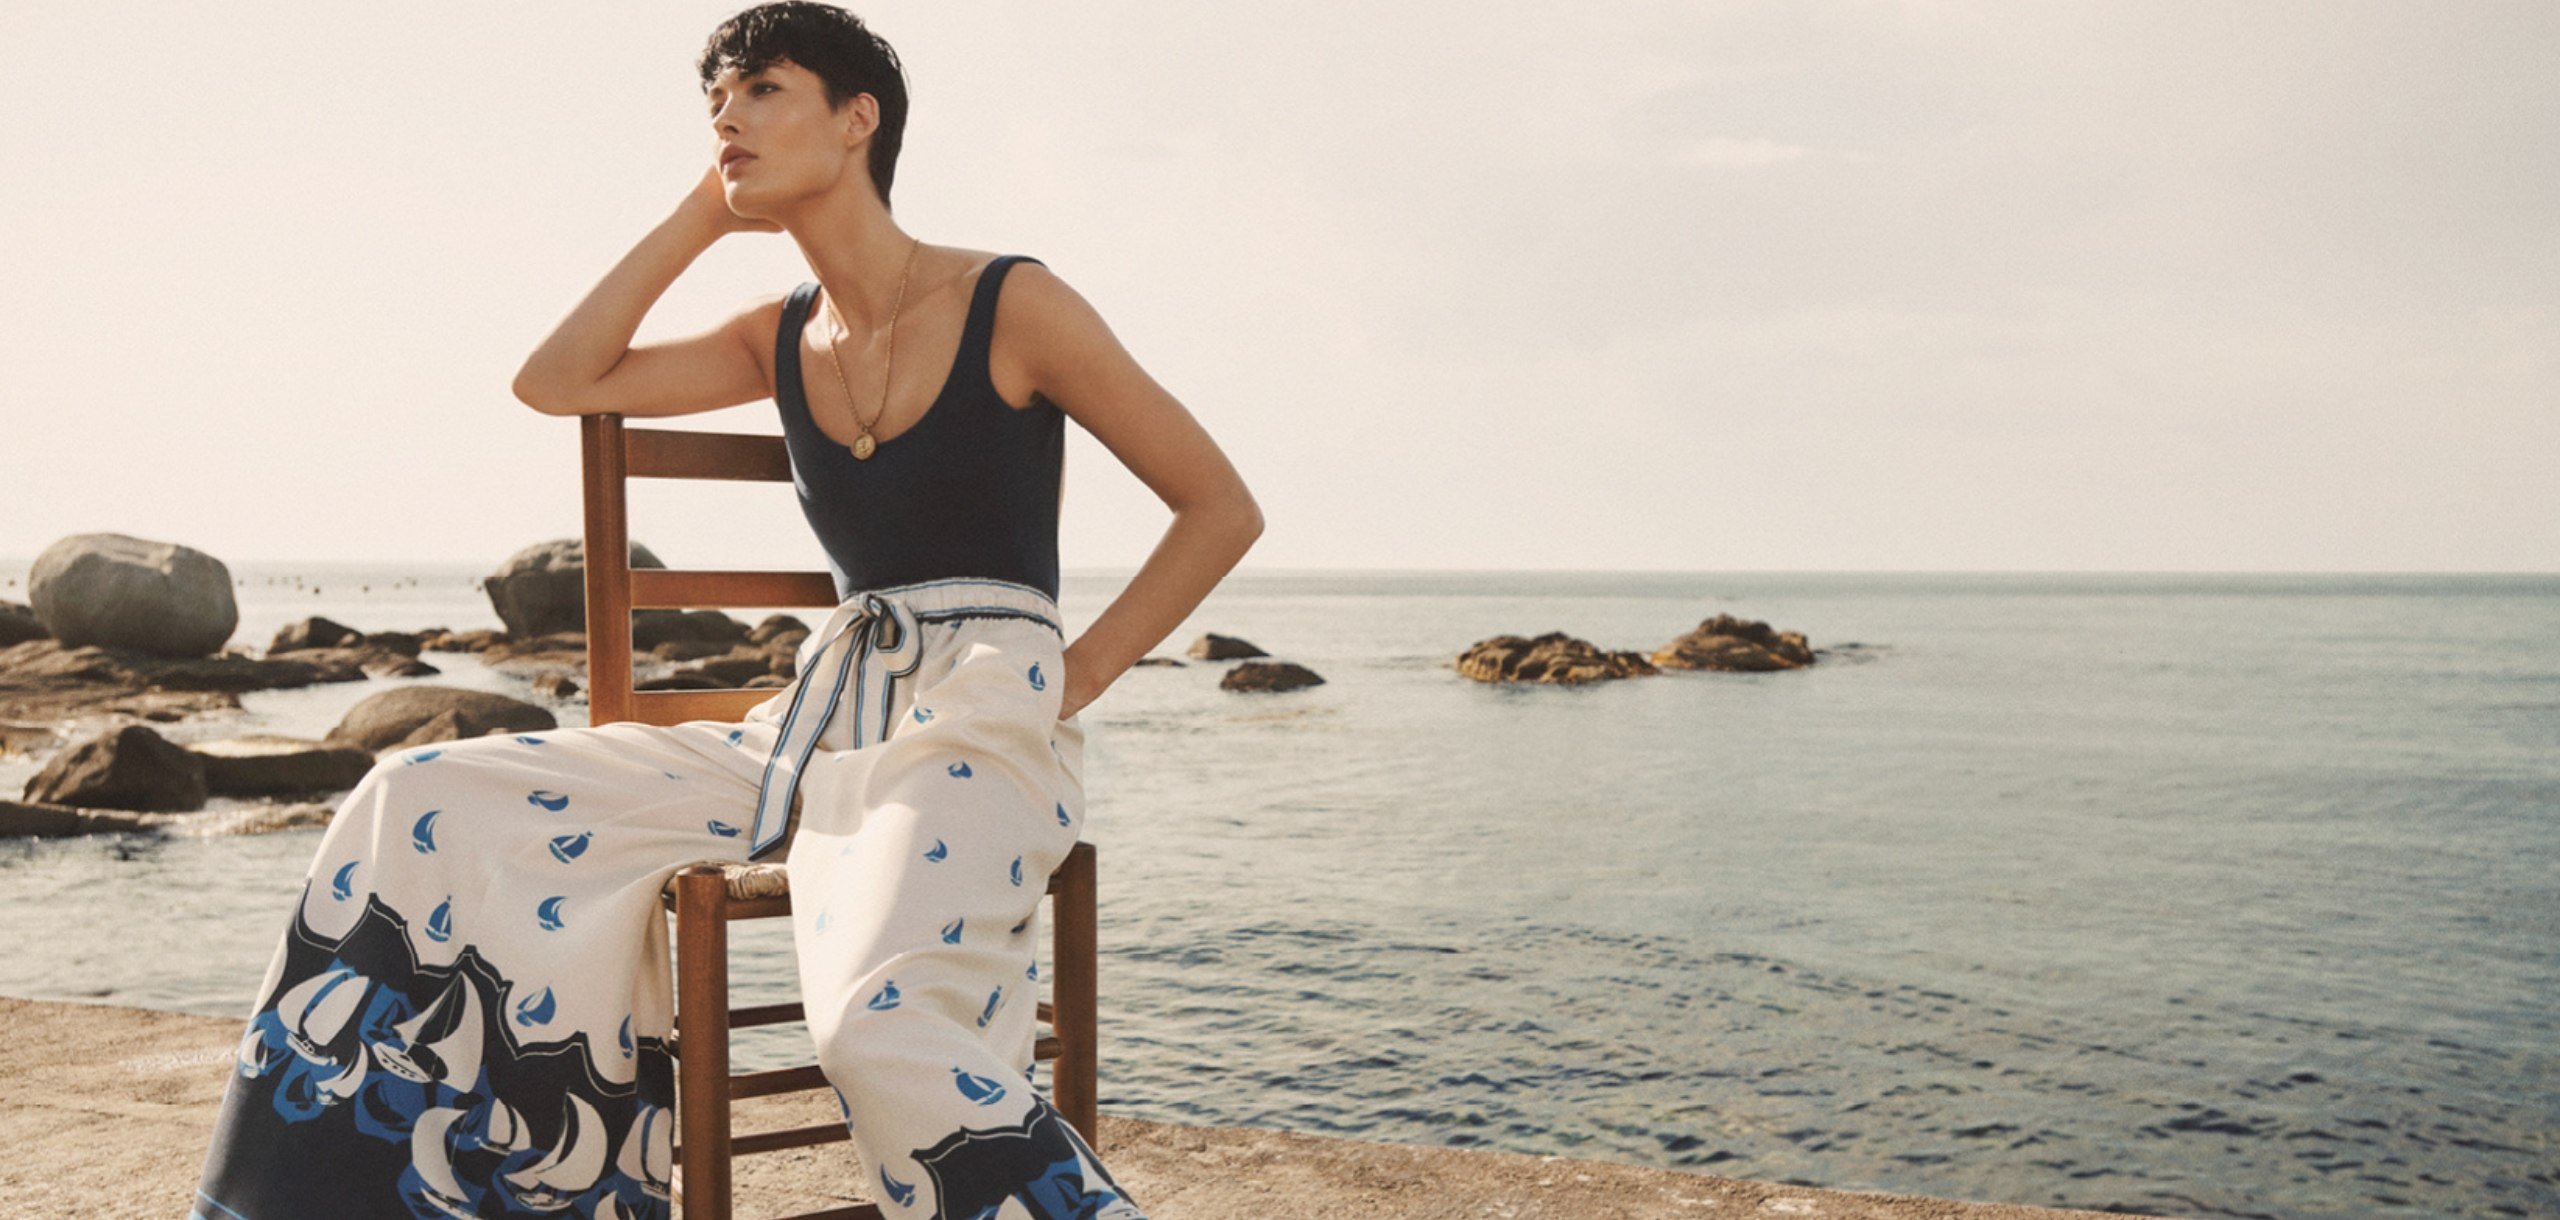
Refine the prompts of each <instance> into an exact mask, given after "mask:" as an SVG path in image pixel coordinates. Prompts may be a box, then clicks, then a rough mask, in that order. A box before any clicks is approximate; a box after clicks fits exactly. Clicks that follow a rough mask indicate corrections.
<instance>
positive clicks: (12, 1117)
mask: <svg viewBox="0 0 2560 1220" xmlns="http://www.w3.org/2000/svg"><path fill="white" fill-rule="evenodd" d="M240 1028H241V1026H240V1022H238V1021H233V1020H228V1019H224V1018H219V1017H206V1016H199V1015H195V1014H192V1013H172V1012H160V1011H157V1010H152V1009H141V1008H124V1007H115V1006H109V1005H99V1004H78V1003H69V1002H62V1001H47V1000H23V999H13V998H8V997H0V1029H5V1030H7V1031H8V1034H9V1036H8V1037H7V1038H0V1096H5V1097H7V1098H8V1099H9V1102H8V1104H7V1105H6V1106H0V1147H5V1148H7V1149H9V1155H7V1156H5V1157H0V1199H5V1200H7V1201H8V1214H9V1215H11V1216H27V1217H38V1216H60V1217H66V1218H67V1217H75V1216H76V1217H80V1218H81V1220H162V1218H164V1217H168V1216H177V1215H184V1214H186V1209H187V1206H188V1204H189V1202H190V1198H191V1195H192V1193H193V1191H194V1189H195V1184H196V1175H197V1173H198V1171H199V1170H201V1169H202V1167H203V1164H204V1153H205V1149H206V1148H207V1147H208V1146H209V1145H210V1144H211V1142H212V1139H213V1121H214V1116H215V1114H216V1112H217V1108H218V1106H219V1104H220V1101H221V1098H222V1088H223V1084H224V1082H225V1080H226V1078H227V1077H228V1075H229V1073H230V1071H231V1061H232V1057H233V1055H234V1054H235V1052H236V1048H237V1045H238V1042H239V1038H240ZM1102 1070H1103V1073H1104V1075H1105V1077H1106V1079H1107V1077H1108V1075H1109V1073H1110V1070H1111V1065H1110V1064H1109V1063H1107V1062H1106V1063H1104V1064H1103V1068H1102ZM835 1117H836V1112H835V1106H834V1103H833V1101H832V1100H830V1099H829V1098H828V1097H827V1095H826V1094H824V1093H811V1094H802V1095H799V1096H785V1097H759V1098H750V1099H746V1100H744V1101H741V1102H739V1103H738V1111H737V1124H738V1129H739V1130H741V1131H760V1130H769V1129H773V1128H777V1127H784V1126H799V1125H805V1124H808V1123H814V1122H825V1121H830V1120H832V1119H834V1118H835ZM1096 1143H1097V1147H1096V1151H1098V1152H1100V1153H1101V1154H1102V1155H1103V1156H1104V1157H1105V1158H1106V1159H1107V1160H1108V1161H1109V1163H1110V1166H1111V1171H1112V1174H1113V1175H1114V1176H1115V1177H1117V1178H1118V1179H1119V1180H1120V1181H1121V1182H1122V1184H1123V1185H1125V1186H1127V1187H1128V1189H1129V1192H1130V1194H1131V1195H1132V1196H1133V1197H1134V1198H1136V1199H1138V1200H1139V1201H1140V1202H1141V1203H1143V1204H1144V1205H1145V1206H1146V1208H1147V1211H1148V1214H1150V1215H1152V1216H1154V1217H1155V1218H1156V1220H1350V1218H1352V1217H1359V1218H1361V1220H1407V1218H1409V1220H1454V1218H1456V1217H1508V1218H1511V1220H1637V1218H1642V1217H1673V1216H1676V1217H1700V1216H1787V1217H1824V1218H1833V1220H2072V1218H2079V1220H2095V1218H2097V1217H2101V1216H2109V1217H2121V1216H2124V1215H2128V1214H2132V1213H2124V1212H2097V1211H2082V1210H2070V1209H2058V1208H2043V1207H2034V1206H2027V1205H2020V1204H2003V1203H1979V1202H1967V1201H1961V1200H1953V1199H1936V1198H1930V1197H1927V1196H1922V1195H1899V1194H1886V1193H1881V1192H1870V1191H1840V1190H1824V1189H1819V1188H1815V1187H1808V1186H1795V1185H1786V1184H1778V1183H1765V1182H1753V1181H1748V1180H1745V1179H1740V1178H1727V1177H1717V1176H1713V1175H1709V1174H1696V1173H1682V1172H1677V1171H1673V1170H1666V1169H1653V1168H1649V1167H1645V1166H1640V1165H1627V1164H1621V1163H1618V1162H1614V1161H1587V1160H1577V1159H1573V1158H1568V1157H1560V1156H1535V1155H1530V1154H1525V1153H1514V1152H1490V1151H1484V1150H1480V1149H1462V1148H1434V1147H1424V1146H1419V1145H1407V1144H1375V1143H1367V1142H1363V1141H1358V1140H1347V1139H1338V1138H1334V1137H1330V1136H1318V1135H1308V1134H1302V1133H1298V1132H1290V1131H1273V1130H1267V1129H1263V1128H1255V1127H1194V1126H1180V1125H1175V1124H1170V1123H1157V1122H1147V1121H1142V1120H1138V1119H1131V1118H1120V1117H1116V1116H1114V1115H1112V1114H1111V1113H1110V1112H1109V1110H1108V1109H1106V1110H1105V1111H1104V1112H1103V1115H1102V1138H1101V1139H1100V1140H1098V1141H1097V1142H1096ZM736 1164H737V1179H738V1187H737V1190H738V1195H737V1201H738V1204H739V1211H740V1214H742V1215H771V1214H782V1213H784V1212H791V1211H800V1210H806V1209H810V1208H816V1207H822V1206H830V1205H838V1204H843V1203H848V1202H855V1201H861V1200H866V1199H868V1198H869V1196H868V1195H867V1194H865V1193H864V1183H863V1182H862V1181H861V1176H860V1173H859V1171H858V1170H857V1169H856V1168H855V1167H854V1165H853V1164H852V1161H851V1157H850V1156H849V1155H848V1150H847V1149H846V1148H845V1147H844V1146H843V1145H841V1144H821V1145H817V1146H814V1147H808V1148H795V1149H791V1150H789V1151H785V1152H775V1153H766V1154H762V1155H757V1156H749V1157H744V1158H741V1159H739V1160H738V1161H737V1163H736ZM679 1214H681V1209H679Z"/></svg>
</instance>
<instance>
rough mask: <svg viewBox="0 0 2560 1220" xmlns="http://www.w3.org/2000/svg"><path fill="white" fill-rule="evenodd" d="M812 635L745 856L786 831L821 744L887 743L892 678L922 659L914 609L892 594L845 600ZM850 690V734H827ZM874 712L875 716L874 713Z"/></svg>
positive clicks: (760, 851) (768, 764)
mask: <svg viewBox="0 0 2560 1220" xmlns="http://www.w3.org/2000/svg"><path fill="white" fill-rule="evenodd" d="M809 638H810V639H812V640H819V641H823V642H822V643H820V644H819V645H818V649H817V652H816V653H815V654H814V655H811V654H810V652H809V650H808V648H807V646H806V644H805V643H804V644H803V646H802V648H801V650H800V651H801V662H800V665H799V673H798V675H797V676H795V677H794V678H792V680H791V686H792V692H791V704H790V708H789V710H788V711H786V712H785V713H784V714H783V717H782V728H781V732H779V733H778V734H776V735H775V737H774V741H773V756H772V757H771V758H769V759H767V760H766V761H765V765H764V779H763V781H762V787H761V790H760V791H759V792H758V793H757V796H756V821H755V831H754V836H753V838H752V839H751V841H750V846H749V848H748V857H749V858H750V859H760V858H762V857H763V856H764V854H765V852H766V851H767V850H769V849H770V848H771V847H772V846H773V845H774V844H775V843H777V842H779V841H780V840H781V838H782V833H783V831H784V830H785V829H787V828H788V827H789V826H790V823H791V803H792V798H793V796H794V795H795V794H796V793H797V792H798V790H799V787H800V774H801V769H802V768H803V767H805V766H807V765H808V762H809V756H810V754H812V753H814V752H815V751H816V750H817V748H818V746H819V745H821V744H826V745H828V746H829V747H830V748H833V749H846V750H858V749H861V748H862V747H864V746H867V745H871V744H874V743H876V742H880V741H886V740H888V737H889V707H890V693H891V692H890V681H891V679H894V678H903V677H906V676H907V675H909V674H912V673H914V672H915V671H916V663H917V662H918V661H920V660H922V659H923V657H924V642H923V639H922V637H921V636H920V635H919V634H918V632H917V630H916V616H915V611H913V610H912V609H909V608H908V606H907V605H906V603H904V602H901V601H899V600H898V599H896V598H894V597H889V596H885V595H883V594H880V593H874V592H865V593H863V594H861V595H860V596H858V597H853V598H848V599H846V600H845V602H844V603H843V604H841V605H839V606H837V607H836V608H835V612H834V613H832V614H830V615H828V616H827V621H826V622H825V623H824V624H823V625H821V626H820V627H819V628H818V629H817V630H816V631H814V632H811V633H810V635H809ZM820 684H823V685H824V688H825V689H824V693H823V694H821V695H820V697H819V699H818V705H817V706H816V707H814V708H811V707H808V706H806V704H807V702H808V699H809V692H810V689H811V687H813V686H817V685H820ZM848 686H850V687H851V688H852V690H851V700H850V702H851V703H852V704H853V724H852V726H851V732H850V733H837V734H832V735H830V734H827V728H828V726H829V723H830V722H831V721H832V720H833V719H834V718H835V713H836V707H837V705H838V704H840V703H844V702H846V701H847V699H846V694H847V691H846V688H847V687H848ZM875 707H876V708H877V714H872V711H873V709H874V708H875ZM822 737H824V738H825V740H823V741H822ZM838 743H841V744H838Z"/></svg>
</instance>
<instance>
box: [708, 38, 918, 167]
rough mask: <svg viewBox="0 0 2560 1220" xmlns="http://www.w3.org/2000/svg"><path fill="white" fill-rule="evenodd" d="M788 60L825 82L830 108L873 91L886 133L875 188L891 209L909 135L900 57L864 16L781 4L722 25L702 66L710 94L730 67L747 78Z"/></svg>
mask: <svg viewBox="0 0 2560 1220" xmlns="http://www.w3.org/2000/svg"><path fill="white" fill-rule="evenodd" d="M785 59H787V60H790V61H791V62H793V63H795V64H798V65H800V66H801V67H803V68H807V69H808V70H810V71H811V72H814V73H817V75H818V79H819V80H821V81H823V82H825V84H826V89H827V109H829V110H841V109H843V108H844V105H845V103H847V102H849V101H852V100H853V95H854V94H857V93H868V94H870V95H871V96H872V98H873V99H874V100H875V101H877V102H879V103H880V127H879V130H877V131H874V132H872V133H871V164H870V170H871V185H872V188H873V189H875V190H877V191H879V192H880V206H882V207H887V206H888V205H889V184H890V183H891V182H894V181H896V179H897V177H898V148H899V146H900V145H901V144H903V143H904V142H905V138H906V130H907V74H906V70H905V69H904V68H902V67H900V66H899V64H898V53H897V52H896V51H895V50H892V49H891V48H890V46H889V42H888V40H887V39H884V38H882V37H880V36H879V35H878V34H875V33H872V32H871V29H870V27H868V26H866V25H864V24H862V18H860V17H856V16H854V15H853V14H852V13H849V12H846V11H845V10H843V9H841V8H838V7H836V6H835V5H832V4H820V3H816V2H815V0H775V2H774V3H771V4H759V5H757V6H755V7H754V8H751V9H746V10H743V11H741V12H740V13H739V14H738V15H737V16H734V17H731V18H730V19H728V20H727V21H723V22H721V23H720V28H719V29H716V30H713V31H711V38H710V41H708V42H707V43H705V44H704V45H703V48H702V58H701V60H700V62H699V63H697V64H696V65H695V66H696V67H697V68H698V69H699V70H700V71H701V73H702V88H703V91H704V92H706V93H708V92H710V90H711V82H712V80H713V78H715V77H717V76H719V75H720V72H721V69H723V68H726V67H728V66H730V65H731V64H735V65H737V68H738V73H739V74H740V75H742V76H746V75H753V74H755V73H757V72H761V71H764V70H765V69H766V68H769V67H772V66H773V64H774V62H775V61H777V60H785Z"/></svg>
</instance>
